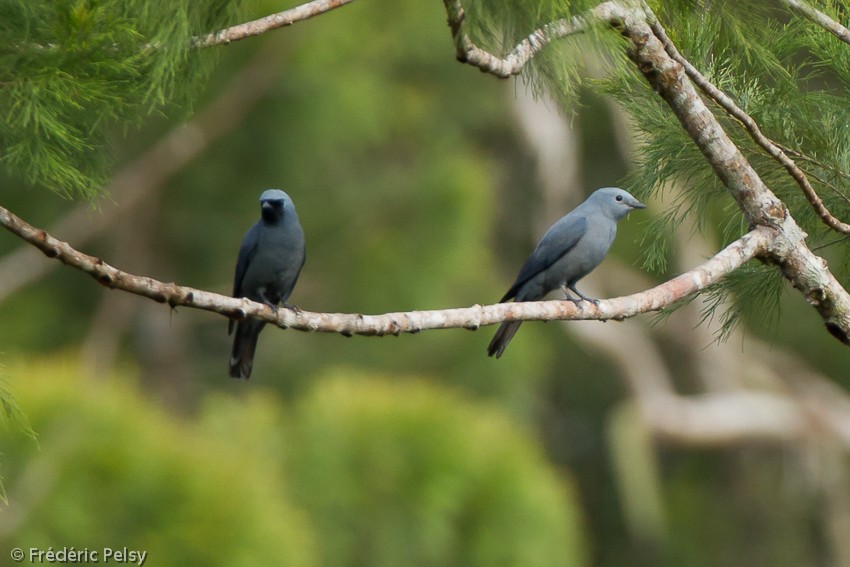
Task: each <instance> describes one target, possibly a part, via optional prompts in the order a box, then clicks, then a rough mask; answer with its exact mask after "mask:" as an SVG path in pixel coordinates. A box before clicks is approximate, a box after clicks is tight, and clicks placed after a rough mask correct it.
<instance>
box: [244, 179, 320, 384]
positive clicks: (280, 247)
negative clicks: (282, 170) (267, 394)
mask: <svg viewBox="0 0 850 567" xmlns="http://www.w3.org/2000/svg"><path fill="white" fill-rule="evenodd" d="M260 211H261V216H260V220H259V221H257V223H256V224H255V225H254V226H252V227H251V228H250V229H249V230H248V232H247V233H246V234H245V237H244V238H243V239H242V246H241V247H240V248H239V258H238V259H237V261H236V276H235V278H234V280H233V297H247V298H248V299H250V300H252V301H257V302H261V303H265V304H266V305H268V306H270V307H271V308H272V309H274V310H275V311H277V306H278V304H279V303H281V302H284V304H285V302H286V300H287V299H289V295H290V294H291V293H292V290H293V288H294V287H295V282H296V281H298V275H299V274H300V273H301V268H302V266H304V260H305V259H306V248H305V245H304V231H303V230H302V229H301V224H300V223H299V222H298V215H297V214H296V213H295V205H293V204H292V199H290V198H289V195H287V194H286V193H284V192H283V191H281V190H280V189H268V190H266V191H264V192H263V194H262V195H260ZM265 325H266V324H265V323H264V322H263V321H258V320H256V319H245V320H244V321H239V323H236V322H235V321H233V320H232V319H231V320H230V325H229V327H228V332H227V334H231V333H233V327H234V326H235V327H236V335H235V336H234V337H233V351H232V352H231V355H230V376H232V377H233V378H245V379H246V380H247V379H248V378H250V377H251V367H252V366H253V364H254V351H255V350H256V348H257V337H258V336H259V334H260V331H262V330H263V327H264V326H265Z"/></svg>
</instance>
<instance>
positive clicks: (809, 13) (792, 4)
mask: <svg viewBox="0 0 850 567" xmlns="http://www.w3.org/2000/svg"><path fill="white" fill-rule="evenodd" d="M781 1H782V3H783V4H785V5H786V6H788V7H789V8H791V9H792V10H793V11H795V12H798V13H800V14H802V15H803V16H805V17H806V18H808V19H809V20H811V21H812V22H814V23H816V24H817V25H819V26H820V27H822V28H823V29H825V30H826V31H828V32H829V33H831V34H832V35H834V36H835V37H837V38H838V39H840V40H841V41H843V42H844V43H847V44H850V30H848V29H847V28H845V27H844V26H843V25H841V24H840V23H838V22H836V21H835V20H833V19H832V18H830V17H829V16H827V15H826V14H824V13H823V12H821V11H820V10H818V9H816V8H814V7H812V6H809V5H808V4H807V3H806V2H802V1H801V0H781Z"/></svg>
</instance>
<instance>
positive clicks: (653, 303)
mask: <svg viewBox="0 0 850 567" xmlns="http://www.w3.org/2000/svg"><path fill="white" fill-rule="evenodd" d="M0 225H2V226H3V227H5V228H6V229H8V230H9V231H10V232H12V233H14V234H16V235H17V236H19V237H20V238H22V239H23V240H25V241H26V242H29V243H30V244H32V245H33V246H35V247H37V248H38V249H39V250H41V251H42V252H44V254H45V255H47V256H48V257H49V258H55V259H57V260H59V261H60V262H62V263H64V264H66V265H68V266H71V267H73V268H76V269H78V270H82V271H83V272H85V273H87V274H89V275H90V276H92V277H93V278H95V279H96V280H97V281H98V282H99V283H100V284H102V285H104V286H106V287H109V288H113V289H120V290H122V291H126V292H129V293H133V294H136V295H140V296H142V297H146V298H148V299H153V300H154V301H157V302H159V303H168V304H169V305H171V306H172V307H175V306H178V305H183V306H186V307H192V308H195V309H203V310H205V311H213V312H215V313H219V314H222V315H225V316H227V317H231V318H235V319H244V318H247V317H251V318H255V319H260V320H262V321H266V322H268V323H272V324H274V325H277V326H278V327H281V328H287V327H291V328H293V329H297V330H301V331H321V332H326V333H340V334H343V335H346V336H350V335H353V334H359V335H370V336H376V335H377V336H380V335H398V334H400V333H416V332H419V331H424V330H429V329H458V328H464V329H469V330H475V329H478V328H479V327H481V326H484V325H493V324H496V323H501V322H503V321H519V320H523V321H554V320H568V319H569V320H603V321H604V320H608V319H616V320H622V319H626V318H629V317H634V316H636V315H639V314H641V313H646V312H649V311H658V310H660V309H663V308H665V307H668V306H670V305H672V304H673V303H675V302H677V301H679V300H681V299H682V298H683V297H685V296H687V295H690V294H694V293H698V292H699V291H701V290H703V289H705V287H706V286H709V285H711V284H713V283H715V282H717V281H719V280H720V279H721V278H723V277H724V276H726V275H727V274H729V273H730V272H732V271H734V270H736V269H738V268H739V267H740V266H741V265H743V264H744V263H746V262H747V261H749V260H750V259H751V258H753V257H754V256H757V255H759V254H761V253H763V252H764V251H765V250H767V248H768V247H769V246H770V244H771V242H772V239H773V235H774V233H773V231H772V230H771V229H768V228H765V227H759V228H756V229H755V230H753V231H752V232H749V233H747V234H745V235H744V236H743V237H742V238H741V239H739V240H736V241H735V242H733V243H732V244H730V245H729V246H727V247H726V248H724V249H723V250H721V251H720V252H719V253H718V254H716V255H715V256H714V257H713V258H711V259H710V260H708V261H707V262H705V263H704V264H702V265H701V266H699V267H697V268H695V269H693V270H691V271H689V272H687V273H684V274H682V275H680V276H677V277H675V278H673V279H671V280H669V281H667V282H665V283H663V284H661V285H659V286H656V287H654V288H652V289H649V290H647V291H644V292H641V293H636V294H633V295H630V296H626V297H619V298H616V299H609V300H604V301H600V302H599V304H598V305H596V304H593V303H590V302H582V303H580V304H578V305H576V304H575V303H573V302H571V301H566V300H564V301H538V302H528V303H500V304H496V305H487V306H482V305H475V306H472V307H463V308H456V309H441V310H433V311H410V312H405V313H387V314H384V315H361V314H358V313H350V314H348V313H311V312H308V311H303V310H300V309H279V310H277V311H274V310H272V309H271V308H269V307H268V306H267V305H264V304H262V303H256V302H253V301H250V300H248V299H244V298H233V297H227V296H224V295H219V294H216V293H212V292H209V291H204V290H199V289H194V288H190V287H184V286H179V285H177V284H174V283H163V282H160V281H157V280H155V279H153V278H149V277H144V276H137V275H133V274H130V273H127V272H124V271H121V270H119V269H117V268H114V267H112V266H110V265H109V264H106V263H105V262H104V261H103V260H101V259H100V258H95V257H94V256H89V255H88V254H84V253H82V252H80V251H79V250H76V249H74V248H73V247H72V246H71V245H70V244H68V243H67V242H62V241H60V240H57V239H56V238H54V237H52V236H50V235H49V234H47V233H46V232H45V231H43V230H40V229H38V228H36V227H34V226H32V225H30V224H28V223H27V222H25V221H24V220H22V219H21V218H19V217H17V216H16V215H14V214H13V213H11V212H10V211H8V210H7V209H5V208H3V207H0Z"/></svg>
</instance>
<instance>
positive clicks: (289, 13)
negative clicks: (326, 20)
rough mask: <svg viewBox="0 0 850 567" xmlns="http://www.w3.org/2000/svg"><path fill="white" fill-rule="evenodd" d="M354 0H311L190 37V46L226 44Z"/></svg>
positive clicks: (328, 10) (304, 18) (284, 25)
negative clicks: (206, 33)
mask: <svg viewBox="0 0 850 567" xmlns="http://www.w3.org/2000/svg"><path fill="white" fill-rule="evenodd" d="M351 2H354V0H313V1H312V2H306V3H304V4H301V5H300V6H296V7H295V8H290V9H289V10H284V11H283V12H278V13H277V14H272V15H270V16H265V17H264V18H260V19H258V20H253V21H250V22H245V23H244V24H239V25H236V26H232V27H229V28H225V29H223V30H220V31H217V32H215V33H211V34H208V35H205V36H199V37H194V38H192V47H213V46H215V45H227V44H228V43H232V42H234V41H239V40H240V39H245V38H248V37H253V36H257V35H261V34H264V33H266V32H267V31H271V30H275V29H277V28H282V27H286V26H291V25H292V24H294V23H296V22H300V21H303V20H307V19H310V18H312V17H313V16H318V15H319V14H324V13H325V12H330V11H331V10H333V9H335V8H339V7H340V6H344V5H346V4H350V3H351Z"/></svg>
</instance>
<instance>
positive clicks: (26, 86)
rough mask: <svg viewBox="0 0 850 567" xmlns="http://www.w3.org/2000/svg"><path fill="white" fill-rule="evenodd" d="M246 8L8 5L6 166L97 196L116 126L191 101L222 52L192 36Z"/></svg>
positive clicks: (118, 2)
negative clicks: (198, 45) (197, 45)
mask: <svg viewBox="0 0 850 567" xmlns="http://www.w3.org/2000/svg"><path fill="white" fill-rule="evenodd" d="M237 10H238V2H234V1H230V0H6V1H4V2H2V3H0V114H1V115H2V120H0V163H2V164H3V166H4V167H6V168H7V169H8V170H9V171H10V172H11V173H13V174H17V175H20V176H23V177H24V178H25V179H26V180H28V181H29V182H31V183H33V184H35V185H40V186H45V187H48V188H50V189H52V190H54V191H56V192H58V193H60V194H62V195H65V196H69V197H72V196H80V197H85V198H91V197H93V196H95V195H97V194H98V191H99V189H100V188H101V186H102V184H103V181H104V179H105V176H106V172H107V168H108V165H109V160H108V158H107V152H106V132H107V128H109V127H115V126H116V125H117V126H123V127H126V126H129V125H133V124H135V123H137V122H138V121H140V120H141V119H142V117H143V116H144V115H145V114H147V113H150V112H152V111H154V110H156V109H159V108H161V107H162V106H163V105H165V104H166V103H169V104H176V105H180V104H183V103H185V102H188V101H190V100H191V98H192V97H193V95H194V94H195V93H196V92H197V91H198V89H199V87H200V86H201V85H202V84H203V82H204V79H205V78H206V77H207V76H208V73H209V70H210V68H211V64H212V58H213V57H214V51H215V50H198V49H193V48H192V47H191V39H192V37H193V36H195V35H199V34H204V33H208V32H210V31H215V30H217V29H219V28H220V27H223V26H224V25H227V24H228V23H233V22H234V21H235V20H236V19H237V18H238V15H237V13H236V12H237Z"/></svg>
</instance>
